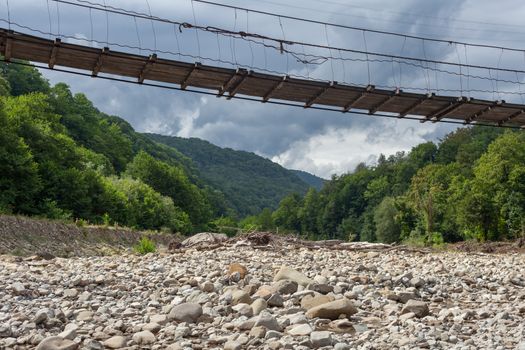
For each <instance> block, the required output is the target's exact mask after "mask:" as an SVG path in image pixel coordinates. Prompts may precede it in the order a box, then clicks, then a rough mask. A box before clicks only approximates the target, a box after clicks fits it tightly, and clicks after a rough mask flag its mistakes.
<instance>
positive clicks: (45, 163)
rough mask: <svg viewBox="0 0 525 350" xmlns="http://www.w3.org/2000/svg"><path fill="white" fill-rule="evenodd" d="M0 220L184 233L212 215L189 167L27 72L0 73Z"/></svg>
mask: <svg viewBox="0 0 525 350" xmlns="http://www.w3.org/2000/svg"><path fill="white" fill-rule="evenodd" d="M1 73H2V74H1V75H2V78H0V79H1V80H0V87H1V88H0V94H1V95H2V96H1V97H0V125H2V128H1V129H0V174H1V176H0V211H2V212H8V213H17V214H26V215H39V216H45V217H50V218H61V219H82V220H87V221H89V222H93V223H110V224H115V223H118V224H120V225H125V226H130V227H136V228H142V229H167V230H170V231H178V232H182V233H188V232H191V231H194V230H197V229H202V228H203V227H206V225H207V223H208V222H209V221H210V220H211V218H212V216H213V215H215V214H217V213H215V212H214V210H213V209H212V208H215V207H213V205H212V204H211V203H215V202H217V203H219V202H220V199H219V200H216V199H215V197H214V195H213V191H212V190H211V189H210V188H209V187H207V186H206V185H204V184H202V183H200V182H199V179H198V178H197V176H196V171H195V169H194V168H193V165H192V163H191V160H189V159H188V158H186V157H185V156H183V155H182V154H181V153H179V152H178V151H177V150H175V149H173V148H170V147H167V146H164V145H160V144H157V143H155V142H153V141H151V140H150V139H148V138H147V137H145V136H143V135H140V134H138V133H135V132H134V131H133V129H132V128H131V126H129V124H128V123H126V122H125V121H123V120H122V119H120V118H117V117H112V116H108V115H105V114H104V113H101V112H100V111H98V110H97V109H96V108H94V107H93V105H92V103H91V102H90V101H89V100H88V99H87V98H86V97H85V96H84V95H83V94H75V95H73V94H72V93H71V91H70V90H69V88H68V86H67V85H65V84H62V83H60V84H57V85H55V86H52V87H51V86H50V85H49V84H48V82H47V81H46V80H45V79H43V78H42V76H41V75H40V74H39V73H38V71H36V70H35V69H33V68H29V67H26V66H19V65H5V64H4V65H2V66H1Z"/></svg>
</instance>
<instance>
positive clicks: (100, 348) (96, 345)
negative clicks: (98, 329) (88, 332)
mask: <svg viewBox="0 0 525 350" xmlns="http://www.w3.org/2000/svg"><path fill="white" fill-rule="evenodd" d="M84 343H85V347H87V348H88V349H90V350H104V345H102V343H101V342H99V341H98V340H94V339H91V340H89V341H87V342H84Z"/></svg>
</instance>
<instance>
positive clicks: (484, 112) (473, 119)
mask: <svg viewBox="0 0 525 350" xmlns="http://www.w3.org/2000/svg"><path fill="white" fill-rule="evenodd" d="M503 103H505V101H496V102H495V103H494V104H493V105H491V106H487V107H485V108H484V109H482V110H481V111H479V112H477V113H474V114H472V115H471V116H469V117H467V118H466V119H465V123H466V124H469V123H472V122H473V121H475V120H476V119H478V118H479V117H481V116H482V115H483V114H486V113H488V112H490V111H492V109H493V108H494V107H497V106H501V105H502V104H503Z"/></svg>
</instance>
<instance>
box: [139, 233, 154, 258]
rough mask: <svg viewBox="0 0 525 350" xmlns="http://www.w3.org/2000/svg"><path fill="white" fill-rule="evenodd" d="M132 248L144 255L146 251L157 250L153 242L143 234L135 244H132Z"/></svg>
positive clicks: (152, 251)
mask: <svg viewBox="0 0 525 350" xmlns="http://www.w3.org/2000/svg"><path fill="white" fill-rule="evenodd" d="M133 250H134V251H135V252H137V253H139V254H142V255H144V254H148V253H154V252H155V251H156V250H157V247H156V246H155V242H153V241H152V240H151V239H149V238H148V237H146V236H144V237H142V238H141V239H140V241H139V242H138V243H137V244H136V245H135V246H133Z"/></svg>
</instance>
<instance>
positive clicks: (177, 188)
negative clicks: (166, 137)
mask: <svg viewBox="0 0 525 350" xmlns="http://www.w3.org/2000/svg"><path fill="white" fill-rule="evenodd" d="M126 174H128V175H129V176H131V177H133V178H135V179H140V180H142V181H143V182H145V183H147V184H148V185H150V186H151V187H152V188H154V189H155V190H156V191H158V192H159V193H161V194H162V195H164V196H168V197H170V198H171V199H172V200H173V202H174V203H175V205H176V206H178V207H179V208H181V209H182V210H183V211H185V212H186V213H188V215H189V216H190V219H191V222H192V223H193V224H194V225H196V226H199V225H203V224H205V223H207V222H208V221H209V219H210V216H211V210H210V207H209V204H208V203H207V201H206V197H205V196H204V195H203V193H202V192H201V191H200V190H199V188H198V187H197V186H195V185H193V184H192V183H190V181H189V180H188V178H187V177H186V175H185V174H184V171H183V170H182V169H180V168H177V167H174V166H170V165H168V164H166V163H164V162H161V161H159V160H157V159H155V158H153V157H152V156H150V155H149V154H147V153H146V152H144V151H141V152H139V153H138V154H137V155H136V156H135V158H134V159H133V160H132V161H131V162H130V163H129V164H128V166H127V169H126Z"/></svg>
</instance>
